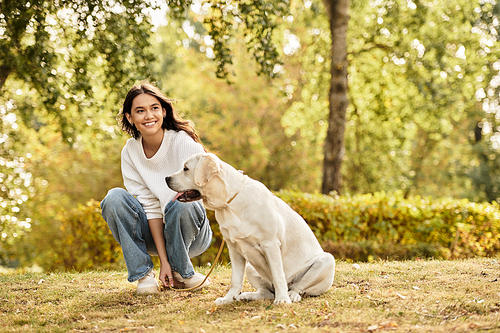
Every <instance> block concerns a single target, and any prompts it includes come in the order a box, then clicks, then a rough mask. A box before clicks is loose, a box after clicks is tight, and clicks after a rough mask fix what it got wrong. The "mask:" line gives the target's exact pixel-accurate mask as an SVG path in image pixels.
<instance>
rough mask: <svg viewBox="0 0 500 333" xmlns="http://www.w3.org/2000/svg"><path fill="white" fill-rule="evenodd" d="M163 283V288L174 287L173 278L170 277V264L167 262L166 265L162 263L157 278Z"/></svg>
mask: <svg viewBox="0 0 500 333" xmlns="http://www.w3.org/2000/svg"><path fill="white" fill-rule="evenodd" d="M158 278H159V279H160V281H161V283H163V286H164V287H167V288H168V286H170V287H174V278H173V276H172V267H170V263H169V262H168V261H167V262H166V263H162V264H161V267H160V276H159V277H158Z"/></svg>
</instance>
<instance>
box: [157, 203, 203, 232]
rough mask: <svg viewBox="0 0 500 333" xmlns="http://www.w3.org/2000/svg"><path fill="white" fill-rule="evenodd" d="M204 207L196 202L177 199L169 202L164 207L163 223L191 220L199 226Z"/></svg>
mask: <svg viewBox="0 0 500 333" xmlns="http://www.w3.org/2000/svg"><path fill="white" fill-rule="evenodd" d="M205 216H206V212H205V208H203V206H202V205H201V204H200V203H198V202H192V203H180V202H177V201H173V202H169V203H168V204H167V206H166V207H165V224H166V225H168V224H170V223H175V222H177V221H179V222H181V223H186V222H191V223H194V224H196V226H197V227H198V228H199V227H200V226H201V225H202V224H203V222H204V220H205Z"/></svg>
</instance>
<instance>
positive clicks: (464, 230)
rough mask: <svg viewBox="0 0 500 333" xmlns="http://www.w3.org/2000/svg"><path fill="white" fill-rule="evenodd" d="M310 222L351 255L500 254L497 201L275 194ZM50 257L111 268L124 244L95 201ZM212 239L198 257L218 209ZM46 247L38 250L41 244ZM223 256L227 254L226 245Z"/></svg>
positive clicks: (217, 238) (69, 223) (335, 248)
mask: <svg viewBox="0 0 500 333" xmlns="http://www.w3.org/2000/svg"><path fill="white" fill-rule="evenodd" d="M275 194H276V195H277V196H278V197H280V198H281V199H283V200H284V201H285V202H287V203H288V204H289V205H290V206H291V207H292V208H293V209H294V210H295V211H297V212H298V213H299V214H300V215H301V216H302V217H303V218H304V219H305V220H306V222H307V223H308V224H309V226H310V227H311V229H312V230H313V232H314V233H315V235H316V237H317V238H318V240H319V241H320V243H321V245H322V246H323V248H324V249H325V251H328V252H331V253H332V254H333V255H334V256H335V257H336V258H344V259H351V260H364V261H366V260H373V259H378V258H382V259H412V258H429V257H434V258H442V259H454V258H465V257H472V256H493V255H496V254H498V253H500V209H499V205H498V204H497V203H493V204H488V203H474V202H469V201H467V200H454V199H435V198H430V197H426V198H423V197H412V198H408V199H405V198H403V196H402V194H400V193H393V194H386V193H375V194H366V195H353V196H327V195H323V194H319V193H313V194H311V193H301V192H296V191H279V192H276V193H275ZM62 216H63V218H61V220H60V221H58V222H59V224H60V228H59V231H60V234H59V235H58V236H59V238H58V239H57V240H54V243H53V246H54V248H53V249H52V250H51V256H52V257H53V259H54V261H57V265H50V263H46V265H44V266H46V267H51V268H52V267H61V266H64V267H65V268H66V269H74V270H84V269H89V268H93V269H95V268H99V267H100V268H109V267H112V266H114V265H116V263H117V262H118V261H119V260H122V254H121V249H120V247H119V245H118V244H117V243H116V242H115V240H114V239H113V236H112V235H111V232H110V231H109V229H108V227H107V225H106V222H105V221H104V220H103V219H102V217H101V215H100V208H99V203H98V202H97V201H90V202H89V203H87V204H86V205H79V206H78V208H76V209H75V210H73V211H70V212H66V213H65V214H63V215H62ZM208 217H209V220H210V223H211V226H212V230H213V232H214V238H213V241H212V246H211V247H210V249H209V250H207V251H206V252H205V253H204V254H203V255H201V256H200V257H197V258H195V259H193V264H194V265H202V264H206V263H207V262H211V261H212V260H213V259H214V258H215V255H216V253H217V250H218V246H219V245H220V243H221V240H222V236H221V234H220V231H219V228H218V224H217V223H216V221H215V217H214V213H213V212H211V211H208ZM43 250H44V249H40V251H43ZM223 260H224V261H225V262H227V261H228V252H227V248H225V249H224V252H223Z"/></svg>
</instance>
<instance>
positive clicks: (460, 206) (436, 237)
mask: <svg viewBox="0 0 500 333" xmlns="http://www.w3.org/2000/svg"><path fill="white" fill-rule="evenodd" d="M276 195H278V196H279V197H280V198H282V199H283V200H284V201H285V202H287V203H288V204H289V205H290V206H291V207H292V208H293V209H294V210H296V211H297V212H298V213H299V214H300V215H301V216H302V217H304V219H305V220H306V221H307V223H308V224H309V225H310V226H311V228H312V229H313V230H314V231H315V233H316V236H317V237H318V239H319V240H320V241H321V242H325V241H331V242H333V243H343V242H344V243H345V242H348V243H362V242H370V243H372V244H380V245H385V246H399V247H405V246H406V247H407V246H411V245H415V246H417V245H418V246H420V247H421V246H422V245H421V244H430V245H432V246H433V247H435V248H437V250H436V251H435V252H436V253H441V254H440V256H442V257H443V258H463V257H471V256H491V255H494V254H496V253H498V252H499V251H500V209H499V205H498V204H497V203H493V204H488V203H474V202H469V201H468V200H456V199H435V198H430V197H426V198H423V197H419V196H417V197H412V198H408V199H405V198H404V197H403V195H402V194H401V193H393V194H390V195H389V194H386V193H375V194H365V195H354V196H326V195H323V194H319V193H316V194H307V193H300V192H294V191H280V192H278V193H276Z"/></svg>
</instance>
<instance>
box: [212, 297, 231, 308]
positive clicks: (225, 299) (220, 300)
mask: <svg viewBox="0 0 500 333" xmlns="http://www.w3.org/2000/svg"><path fill="white" fill-rule="evenodd" d="M232 302H233V298H232V297H220V298H217V299H216V300H215V304H216V305H219V306H220V305H225V304H229V303H232Z"/></svg>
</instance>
